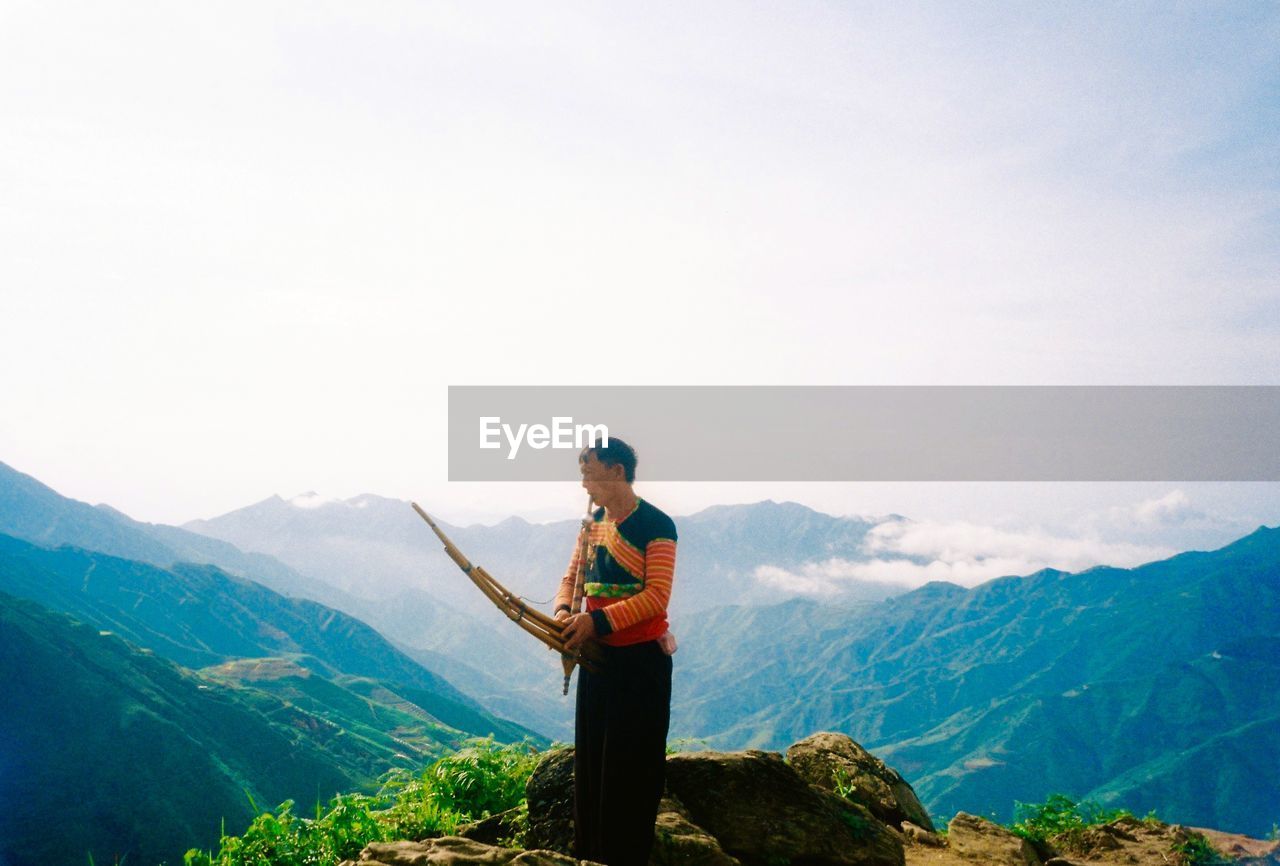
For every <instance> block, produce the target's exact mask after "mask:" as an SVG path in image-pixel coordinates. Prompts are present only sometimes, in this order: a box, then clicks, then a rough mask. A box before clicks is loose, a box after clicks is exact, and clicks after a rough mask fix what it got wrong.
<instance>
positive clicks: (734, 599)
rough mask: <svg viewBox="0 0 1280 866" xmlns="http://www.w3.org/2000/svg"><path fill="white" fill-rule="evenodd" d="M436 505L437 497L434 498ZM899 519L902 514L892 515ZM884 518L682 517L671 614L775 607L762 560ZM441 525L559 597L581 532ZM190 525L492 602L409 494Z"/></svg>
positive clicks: (269, 508) (502, 576)
mask: <svg viewBox="0 0 1280 866" xmlns="http://www.w3.org/2000/svg"><path fill="white" fill-rule="evenodd" d="M424 507H426V508H427V509H428V510H430V505H429V504H424ZM889 519H895V518H889ZM874 525H876V524H875V522H873V521H866V520H861V519H858V518H850V517H832V516H830V515H827V514H821V513H819V512H817V511H814V510H812V509H810V508H807V507H805V506H803V505H799V504H796V503H793V502H784V503H777V502H771V501H769V502H758V503H755V504H753V505H722V506H715V507H713V508H708V509H706V510H704V511H701V512H698V513H697V514H694V515H690V516H687V517H678V518H677V528H678V530H679V533H680V546H679V553H678V556H677V562H676V579H677V592H676V593H675V595H674V597H673V599H672V614H673V616H674V617H676V618H679V617H680V616H681V615H682V614H685V613H692V612H695V611H698V610H703V609H706V608H709V607H713V606H717V605H722V604H727V603H733V604H771V603H776V602H778V601H781V600H784V599H786V598H789V597H792V596H793V595H794V594H793V593H788V592H787V591H785V590H783V589H781V588H779V587H777V586H772V585H769V584H765V583H761V582H760V581H759V580H758V579H756V577H755V571H756V569H757V568H758V567H759V566H762V565H772V566H776V567H780V568H795V567H798V566H801V565H803V564H805V563H809V562H814V561H820V560H825V559H829V558H831V557H840V558H843V559H849V560H855V561H857V560H866V559H867V558H868V556H867V554H866V553H865V551H863V549H862V542H863V539H864V538H865V536H866V534H867V532H868V530H870V529H871V527H872V526H874ZM441 527H442V528H443V529H444V530H445V532H446V533H448V534H449V536H450V537H451V538H452V539H453V540H454V542H456V543H457V545H458V546H459V547H460V548H461V549H462V550H463V552H464V553H466V554H467V556H468V558H470V559H471V560H472V561H473V562H477V563H479V564H481V565H483V566H484V567H485V568H486V569H487V570H488V571H489V572H490V573H491V574H493V575H494V576H495V577H497V578H498V579H499V580H500V581H502V582H503V583H504V584H505V585H506V586H508V587H509V588H510V589H511V590H512V591H514V592H517V593H519V594H521V595H524V596H526V597H528V598H531V599H536V600H540V601H546V602H549V601H550V599H551V597H552V596H553V595H554V594H555V590H556V587H557V585H558V583H559V580H560V577H561V576H562V575H563V574H564V571H565V569H566V567H567V566H568V563H569V558H570V556H571V554H572V551H573V546H574V543H575V540H576V538H577V533H578V522H577V521H573V520H566V521H558V522H554V523H547V524H533V523H529V522H527V521H524V520H521V519H520V518H518V517H511V518H508V519H507V520H504V521H502V522H501V523H498V524H495V525H493V526H483V525H478V524H477V525H473V526H467V527H456V526H450V525H448V524H446V523H443V522H442V523H441ZM185 528H187V529H190V530H193V531H195V532H199V533H203V534H207V535H209V536H212V537H214V538H219V539H222V540H224V541H228V542H230V543H232V544H234V545H236V546H237V547H239V548H241V549H243V550H252V551H258V552H261V553H265V554H269V555H270V556H273V557H276V558H278V559H279V560H281V561H282V562H285V563H287V564H289V565H290V566H292V567H294V568H296V569H298V570H299V571H301V572H302V573H304V574H308V575H311V576H314V577H316V578H319V579H321V580H324V581H327V582H329V583H331V584H333V585H334V586H336V587H338V588H339V589H341V590H343V591H344V592H349V593H351V594H353V595H358V596H364V597H366V598H371V599H383V598H386V597H389V596H394V595H398V594H400V593H402V592H406V591H414V592H421V593H425V594H426V595H428V596H431V597H433V598H435V599H438V600H439V601H440V602H442V603H443V604H444V605H446V606H447V607H450V608H454V609H458V610H464V611H469V612H473V613H479V612H482V611H487V604H488V603H487V602H486V601H485V600H484V599H483V597H481V596H480V595H479V593H477V592H475V591H474V590H472V589H471V588H470V587H469V586H468V585H467V583H466V581H465V578H464V577H463V576H462V575H461V574H460V573H459V572H458V571H457V568H456V567H455V566H454V565H453V563H452V561H450V560H449V559H448V558H447V557H445V556H444V555H443V552H442V550H441V547H440V543H439V541H438V540H437V539H436V538H435V536H434V535H433V534H432V533H431V532H430V530H429V529H428V528H427V526H426V525H425V524H424V523H423V522H422V520H421V519H420V518H419V517H418V516H417V515H416V514H415V513H414V512H413V510H412V509H411V508H410V507H409V503H407V502H403V501H401V500H396V499H386V498H383V497H379V496H372V495H367V494H366V495H363V496H357V497H354V498H352V499H347V500H344V501H332V502H319V501H317V500H315V499H314V498H313V497H299V498H298V499H296V500H289V501H286V500H284V499H281V498H280V497H278V496H273V497H271V498H270V499H265V500H263V501H262V502H259V503H256V504H254V505H250V506H248V507H246V508H242V509H239V510H237V511H232V512H230V513H228V514H224V515H222V516H220V517H215V518H212V519H210V520H198V521H192V522H190V523H187V524H186V526H185ZM847 591H848V593H850V594H849V595H846V596H845V597H844V600H846V601H847V600H850V599H881V598H886V597H888V596H890V595H894V594H897V593H899V592H902V588H901V587H898V586H894V585H890V584H873V583H853V582H851V583H850V585H849V587H848V590H847Z"/></svg>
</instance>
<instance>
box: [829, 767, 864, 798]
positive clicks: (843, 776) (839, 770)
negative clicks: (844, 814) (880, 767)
mask: <svg viewBox="0 0 1280 866" xmlns="http://www.w3.org/2000/svg"><path fill="white" fill-rule="evenodd" d="M831 778H832V780H833V781H834V782H835V786H836V789H835V790H836V793H837V794H839V795H840V796H841V797H844V798H845V799H846V800H852V799H853V792H854V791H856V790H858V786H857V785H855V784H854V783H853V780H852V779H850V778H849V771H848V770H846V769H845V768H844V767H835V768H833V769H832V771H831Z"/></svg>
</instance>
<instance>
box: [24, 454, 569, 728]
mask: <svg viewBox="0 0 1280 866" xmlns="http://www.w3.org/2000/svg"><path fill="white" fill-rule="evenodd" d="M388 501H390V500H388ZM402 505H403V504H402ZM396 510H397V512H399V511H400V509H399V508H397V509H396ZM403 510H404V511H406V512H408V514H409V516H410V517H412V520H413V523H410V527H411V528H412V530H413V532H414V535H415V537H416V536H417V535H418V534H420V533H421V532H422V531H425V530H426V525H425V524H423V523H422V522H421V520H420V519H419V518H418V517H417V516H416V515H414V514H413V512H412V511H411V510H409V509H408V506H403ZM268 525H270V521H269V520H268ZM0 533H7V534H11V535H13V536H15V537H18V538H23V539H26V540H28V541H34V542H35V543H37V544H41V545H46V546H56V545H59V544H69V545H73V546H77V547H82V548H85V549H87V550H98V551H102V552H105V553H110V554H112V555H115V556H119V557H122V558H126V559H130V560H137V561H140V562H146V563H150V564H152V565H156V566H159V567H161V568H169V567H174V566H177V565H178V564H180V563H190V562H202V563H211V564H214V565H217V566H218V567H219V568H220V569H222V570H223V571H226V572H229V573H231V574H234V575H237V576H239V577H243V578H247V579H249V580H252V581H254V582H256V583H260V584H263V585H265V586H268V587H270V588H271V589H274V590H276V591H277V592H281V593H284V594H286V595H289V596H295V597H299V598H308V599H311V600H314V601H319V602H321V603H322V604H324V605H326V606H328V607H332V608H335V609H337V610H340V611H342V612H343V613H346V614H350V615H351V616H354V617H356V618H357V619H360V620H362V621H364V622H369V623H373V624H374V625H375V627H377V628H378V630H379V631H381V632H383V633H384V634H387V635H389V636H390V637H392V638H394V639H395V640H396V642H397V644H398V645H399V646H401V647H403V648H404V649H405V650H406V651H411V652H412V653H413V655H414V658H415V659H416V660H417V661H418V662H419V663H420V664H423V663H425V664H432V665H433V669H439V670H442V669H441V668H436V667H435V665H437V664H438V665H445V666H447V668H448V678H449V679H450V680H451V681H453V682H454V683H456V684H457V685H459V686H460V687H461V688H462V689H463V690H464V691H466V692H468V693H473V694H476V695H479V696H480V697H481V699H482V700H483V701H484V705H485V706H490V707H495V708H501V709H500V710H498V712H499V713H500V714H505V713H507V712H510V713H511V718H512V719H513V720H515V721H516V722H518V723H520V724H522V725H525V726H529V727H532V728H534V729H535V730H538V731H541V732H545V733H546V734H547V735H549V736H551V737H555V738H559V739H566V738H568V737H569V736H570V735H571V733H572V724H573V707H572V702H571V701H569V700H565V699H564V698H562V697H561V695H560V686H559V682H560V674H559V673H558V672H559V670H560V665H559V663H558V661H557V660H556V659H555V658H554V657H551V656H550V654H538V653H536V652H535V653H531V652H530V650H531V649H533V650H536V649H537V646H536V644H534V643H533V642H532V639H530V638H528V637H526V636H525V635H523V634H522V633H520V632H518V631H517V630H516V629H513V628H512V627H511V624H510V622H508V621H506V619H505V617H503V616H501V615H500V614H499V613H498V612H497V611H496V610H494V609H493V608H491V607H487V606H482V605H487V602H483V600H481V602H482V604H481V605H477V606H475V607H473V609H472V611H471V612H464V611H461V610H457V609H455V608H454V607H452V606H450V605H449V604H448V603H447V602H445V601H442V600H441V599H440V598H439V597H438V596H433V595H431V594H430V593H428V592H427V591H426V590H425V589H424V588H423V587H414V588H409V589H406V590H404V591H403V592H401V593H400V594H398V595H396V596H385V597H382V598H376V599H375V598H360V597H357V596H354V595H351V594H348V593H345V592H343V591H342V590H341V589H339V588H338V587H336V586H334V585H332V584H330V583H327V582H325V581H321V580H314V579H311V578H309V577H307V576H304V575H303V574H302V573H300V572H298V571H297V570H295V569H293V568H291V567H289V566H287V565H285V564H283V563H281V562H280V561H279V560H277V559H274V558H273V557H270V556H267V555H264V554H261V553H244V552H242V551H241V550H239V549H238V548H236V547H235V546H233V545H232V544H230V543H228V542H226V541H222V540H219V539H215V538H211V537H208V536H205V535H200V534H198V533H194V532H189V531H187V530H185V529H179V528H177V527H172V526H164V525H161V524H150V523H142V522H139V521H136V520H132V519H130V518H129V517H127V516H126V515H124V514H122V513H121V512H119V511H117V510H116V509H113V508H111V507H109V506H106V505H98V506H91V505H87V504H85V503H83V502H78V501H76V500H73V499H68V498H66V497H64V496H61V495H60V494H58V493H57V492H55V491H53V490H52V489H50V488H49V487H46V486H45V485H44V484H41V483H40V482H39V481H37V480H36V479H34V478H32V477H30V476H28V475H25V474H23V473H21V472H18V471H16V470H14V469H12V468H11V467H9V466H6V465H4V464H3V463H0ZM427 535H428V537H429V538H430V539H431V540H432V542H433V544H434V547H433V548H431V549H430V551H429V553H428V554H427V555H426V559H427V560H428V561H433V562H435V561H438V560H440V559H443V560H444V561H445V562H446V563H448V568H449V569H452V570H451V571H446V572H445V575H447V580H448V581H449V586H448V589H449V591H450V592H451V593H453V594H455V595H456V596H458V597H460V598H463V599H466V600H467V601H468V602H474V601H475V600H476V599H477V598H479V597H480V596H479V593H478V592H477V591H476V590H475V589H474V588H473V587H472V586H471V585H470V584H469V583H468V582H467V580H466V578H465V577H464V576H463V575H462V574H461V573H460V572H458V571H457V570H456V568H454V566H453V565H452V563H451V562H449V560H448V559H447V558H445V557H444V556H443V554H442V553H441V550H440V547H439V543H438V542H437V541H435V536H433V535H431V534H430V532H427ZM181 568H183V569H186V568H188V566H185V565H184V566H181ZM68 609H70V608H68ZM186 661H188V662H192V663H196V662H194V660H191V659H187V660H186ZM486 671H500V672H502V673H501V675H500V676H494V675H491V674H488V673H485V672H486Z"/></svg>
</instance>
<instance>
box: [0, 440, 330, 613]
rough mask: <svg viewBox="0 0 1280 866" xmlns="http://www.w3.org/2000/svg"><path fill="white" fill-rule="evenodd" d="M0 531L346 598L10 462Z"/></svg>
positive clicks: (0, 467) (263, 559)
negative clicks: (61, 488) (44, 480)
mask: <svg viewBox="0 0 1280 866" xmlns="http://www.w3.org/2000/svg"><path fill="white" fill-rule="evenodd" d="M0 532H2V533H4V534H6V535H12V536H14V537H15V538H24V539H26V540H27V541H31V542H34V543H36V544H40V545H44V546H47V547H56V546H57V545H59V544H69V545H72V546H74V547H82V548H84V549H86V550H99V551H102V552H103V553H110V554H112V555H114V556H120V557H123V558H125V559H133V560H137V561H139V562H149V563H151V564H152V565H159V566H169V565H172V564H174V563H176V562H204V563H212V564H214V565H217V566H219V567H220V568H222V569H223V570H224V571H228V572H230V573H232V574H235V575H239V576H240V577H250V578H251V579H253V580H255V581H257V582H258V583H262V584H264V585H266V586H270V587H271V588H272V589H275V590H276V591H277V592H283V593H285V594H286V595H297V596H302V597H305V598H311V599H314V600H316V601H330V600H337V601H343V599H342V596H341V593H339V592H338V591H337V590H336V589H334V588H333V587H332V586H331V585H330V584H327V583H324V582H322V581H316V580H311V579H309V578H307V577H304V576H303V575H302V574H299V573H298V572H297V571H295V570H294V569H292V568H290V567H288V566H287V565H285V564H284V563H282V562H280V561H279V560H276V559H273V558H271V557H269V556H265V555H263V554H261V553H244V552H243V551H241V550H239V549H238V548H236V547H235V546H233V545H231V544H227V543H226V542H223V541H219V540H217V539H215V538H210V537H208V536H206V535H201V534H199V533H195V532H188V531H187V530H185V529H179V528H178V527H176V526H165V525H163V524H155V523H143V522H141V521H138V520H133V519H132V518H130V517H129V516H128V515H126V514H124V513H122V512H120V511H117V510H116V509H114V508H112V507H110V506H109V505H96V506H94V505H88V504H86V503H84V502H79V501H77V500H74V499H69V498H67V497H65V496H62V495H61V494H59V493H57V492H56V491H54V490H52V489H51V488H49V487H46V486H45V485H44V484H41V483H40V482H39V481H37V480H36V479H34V478H32V477H31V476H30V475H26V474H23V473H22V472H19V471H17V470H16V469H14V468H13V467H11V466H8V465H6V464H4V463H0Z"/></svg>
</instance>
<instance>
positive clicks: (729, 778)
mask: <svg viewBox="0 0 1280 866" xmlns="http://www.w3.org/2000/svg"><path fill="white" fill-rule="evenodd" d="M667 789H668V791H670V793H672V794H674V795H675V796H676V797H677V798H679V800H680V802H681V803H682V804H683V805H684V807H685V809H686V810H687V812H688V816H689V819H690V820H691V821H692V823H694V824H696V825H697V826H698V827H700V828H702V829H703V830H705V831H706V832H707V833H708V834H710V835H711V836H713V837H715V839H716V840H717V841H718V842H719V843H720V846H721V848H722V849H723V850H724V852H725V853H727V854H729V855H730V856H732V857H735V858H737V859H738V860H740V861H741V862H742V863H743V864H745V866H766V864H772V863H778V862H787V863H790V862H798V863H805V864H813V866H819V864H821V866H902V864H903V863H904V862H905V857H904V853H903V847H902V843H901V842H900V841H899V840H898V839H897V838H896V837H895V835H894V833H893V832H891V831H890V829H889V828H888V827H886V826H885V825H884V824H883V823H881V822H880V821H879V820H877V819H876V818H875V816H873V815H872V814H871V813H870V812H869V811H868V810H867V809H866V808H865V807H863V806H861V805H859V804H857V803H851V802H849V801H847V800H845V799H843V798H842V797H839V796H837V795H835V794H831V793H827V792H826V791H823V790H821V789H819V788H816V787H814V786H812V785H810V784H809V783H808V782H806V781H805V780H804V779H803V778H801V777H800V775H799V774H798V773H797V772H796V771H795V769H794V768H792V767H791V766H790V765H789V764H787V763H785V762H784V761H783V760H782V756H781V755H779V754H777V753H776V752H762V751H757V750H750V751H746V752H690V753H684V754H677V755H672V756H670V757H668V758H667Z"/></svg>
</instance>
